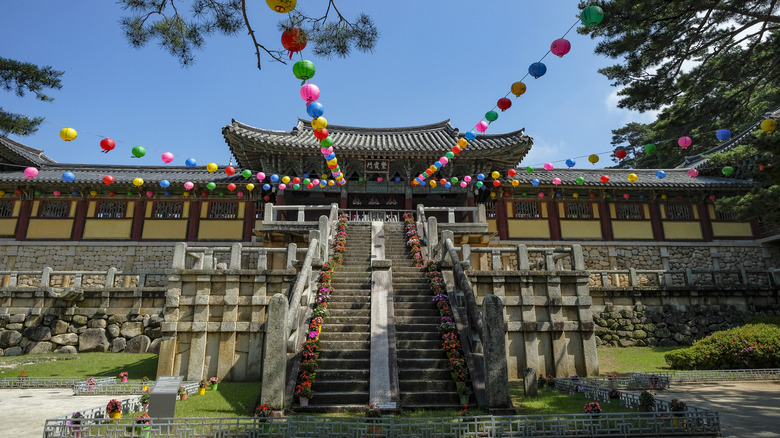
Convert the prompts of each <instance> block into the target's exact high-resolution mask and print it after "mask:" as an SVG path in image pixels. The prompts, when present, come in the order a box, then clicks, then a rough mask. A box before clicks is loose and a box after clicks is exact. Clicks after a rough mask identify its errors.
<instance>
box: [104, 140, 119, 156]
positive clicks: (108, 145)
mask: <svg viewBox="0 0 780 438" xmlns="http://www.w3.org/2000/svg"><path fill="white" fill-rule="evenodd" d="M115 147H116V142H115V141H114V140H112V139H110V138H104V139H103V140H100V148H101V149H103V150H102V151H101V152H103V153H104V154H107V153H108V152H109V151H111V150H113V149H114V148H115Z"/></svg>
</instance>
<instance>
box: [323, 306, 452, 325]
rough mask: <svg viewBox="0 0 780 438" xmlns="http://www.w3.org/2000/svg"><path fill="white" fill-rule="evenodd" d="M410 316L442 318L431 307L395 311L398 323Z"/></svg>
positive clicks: (437, 311)
mask: <svg viewBox="0 0 780 438" xmlns="http://www.w3.org/2000/svg"><path fill="white" fill-rule="evenodd" d="M331 313H333V310H332V309H331ZM409 316H425V317H429V318H436V319H438V318H440V314H439V309H437V308H435V307H433V306H429V308H427V309H422V308H421V309H398V308H396V309H395V319H396V323H398V318H403V317H409Z"/></svg>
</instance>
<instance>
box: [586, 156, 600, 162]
mask: <svg viewBox="0 0 780 438" xmlns="http://www.w3.org/2000/svg"><path fill="white" fill-rule="evenodd" d="M588 161H590V164H596V163H598V162H599V156H598V155H596V154H590V155H588Z"/></svg>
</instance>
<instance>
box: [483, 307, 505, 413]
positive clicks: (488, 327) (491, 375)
mask: <svg viewBox="0 0 780 438" xmlns="http://www.w3.org/2000/svg"><path fill="white" fill-rule="evenodd" d="M482 317H483V318H484V324H483V331H482V345H483V348H484V350H483V351H484V355H483V359H484V363H485V402H486V405H487V406H486V407H487V408H488V409H501V408H508V407H511V406H512V400H511V399H510V397H509V368H508V366H507V362H506V332H505V324H504V305H503V304H502V303H501V299H500V298H498V297H497V296H495V295H487V296H485V299H484V300H483V301H482Z"/></svg>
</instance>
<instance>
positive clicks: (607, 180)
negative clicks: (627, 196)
mask: <svg viewBox="0 0 780 438" xmlns="http://www.w3.org/2000/svg"><path fill="white" fill-rule="evenodd" d="M599 179H601V182H603V183H608V182H609V177H608V176H607V175H601V178H599Z"/></svg>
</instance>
